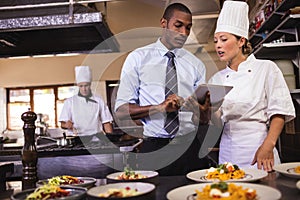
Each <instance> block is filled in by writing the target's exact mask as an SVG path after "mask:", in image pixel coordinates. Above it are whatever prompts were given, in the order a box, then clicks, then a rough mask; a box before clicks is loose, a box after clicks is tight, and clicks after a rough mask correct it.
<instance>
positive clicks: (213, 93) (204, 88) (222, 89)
mask: <svg viewBox="0 0 300 200" xmlns="http://www.w3.org/2000/svg"><path fill="white" fill-rule="evenodd" d="M232 88H233V87H232V86H225V85H213V84H201V85H199V86H198V87H197V89H196V90H195V96H196V97H197V99H198V101H199V102H200V103H202V102H203V103H204V101H205V96H206V93H207V92H208V91H209V93H210V101H211V103H212V104H216V103H218V102H220V101H221V100H223V98H224V97H225V95H226V94H228V92H229V91H230V90H231V89H232Z"/></svg>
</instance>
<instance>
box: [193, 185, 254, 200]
mask: <svg viewBox="0 0 300 200" xmlns="http://www.w3.org/2000/svg"><path fill="white" fill-rule="evenodd" d="M193 199H196V200H213V199H220V200H221V199H222V200H229V199H230V200H257V195H256V190H254V189H252V188H243V187H242V186H238V185H236V184H234V183H226V182H218V183H213V184H211V185H206V186H205V187H204V188H203V189H202V190H201V191H200V190H196V198H193Z"/></svg>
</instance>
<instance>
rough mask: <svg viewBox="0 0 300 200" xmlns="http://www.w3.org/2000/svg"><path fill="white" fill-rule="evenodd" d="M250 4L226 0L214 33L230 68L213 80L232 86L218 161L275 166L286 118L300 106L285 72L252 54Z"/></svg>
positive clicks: (221, 116)
mask: <svg viewBox="0 0 300 200" xmlns="http://www.w3.org/2000/svg"><path fill="white" fill-rule="evenodd" d="M248 27H249V20H248V5H247V3H245V2H241V1H225V2H224V5H223V8H222V10H221V13H220V15H219V18H218V21H217V27H216V30H215V35H214V43H215V50H216V52H217V54H218V56H219V59H220V60H221V61H225V62H226V68H225V69H223V70H221V71H219V72H217V73H216V74H215V75H214V76H213V77H212V78H211V79H210V80H209V83H211V84H219V85H230V86H233V89H232V90H231V91H230V92H229V93H228V95H226V96H225V98H224V101H223V103H222V105H221V107H220V109H219V110H218V111H217V112H216V113H215V117H217V119H220V121H219V122H221V123H222V124H223V123H224V128H223V134H222V136H221V142H220V154H219V163H220V164H221V163H224V162H232V163H234V164H237V165H238V166H239V167H242V168H250V167H257V168H258V169H264V170H265V171H271V170H272V167H273V166H274V165H275V164H279V163H280V159H279V156H278V152H277V150H276V148H275V145H276V142H277V139H278V137H279V135H280V133H281V131H282V129H283V127H284V123H285V122H286V121H289V120H292V119H293V118H294V117H295V109H294V106H293V102H292V99H291V96H290V93H289V89H288V87H287V85H286V83H285V80H284V78H283V75H282V73H281V71H280V70H279V68H278V67H277V66H276V64H275V63H273V62H272V61H269V60H259V59H256V58H255V57H254V55H252V54H251V55H249V56H248V54H249V52H250V50H251V45H249V42H248Z"/></svg>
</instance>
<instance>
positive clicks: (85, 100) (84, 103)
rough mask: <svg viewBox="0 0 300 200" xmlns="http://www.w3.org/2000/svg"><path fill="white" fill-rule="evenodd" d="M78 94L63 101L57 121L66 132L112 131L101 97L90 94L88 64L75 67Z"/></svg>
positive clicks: (82, 133)
mask: <svg viewBox="0 0 300 200" xmlns="http://www.w3.org/2000/svg"><path fill="white" fill-rule="evenodd" d="M75 76H76V84H77V86H78V88H79V92H78V94H76V95H74V96H72V97H70V98H68V99H66V100H65V102H64V106H63V108H62V112H61V115H60V117H59V121H60V122H61V127H62V128H63V129H68V134H71V135H72V134H74V135H76V134H78V135H79V136H82V135H85V136H87V135H94V134H96V133H100V132H103V131H104V132H105V133H112V131H113V128H112V123H111V122H112V121H113V118H112V116H111V113H110V111H109V109H108V107H107V105H106V104H105V103H104V101H103V100H102V98H101V97H99V96H96V95H94V94H92V91H91V82H92V72H91V69H90V67H89V66H76V67H75Z"/></svg>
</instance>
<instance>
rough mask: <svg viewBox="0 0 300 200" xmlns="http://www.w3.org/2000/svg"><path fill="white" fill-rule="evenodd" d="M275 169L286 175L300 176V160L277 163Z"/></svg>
mask: <svg viewBox="0 0 300 200" xmlns="http://www.w3.org/2000/svg"><path fill="white" fill-rule="evenodd" d="M273 169H274V170H275V171H277V172H279V173H281V174H283V175H285V176H288V177H292V178H298V179H299V178H300V162H290V163H282V164H279V165H275V166H274V167H273Z"/></svg>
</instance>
